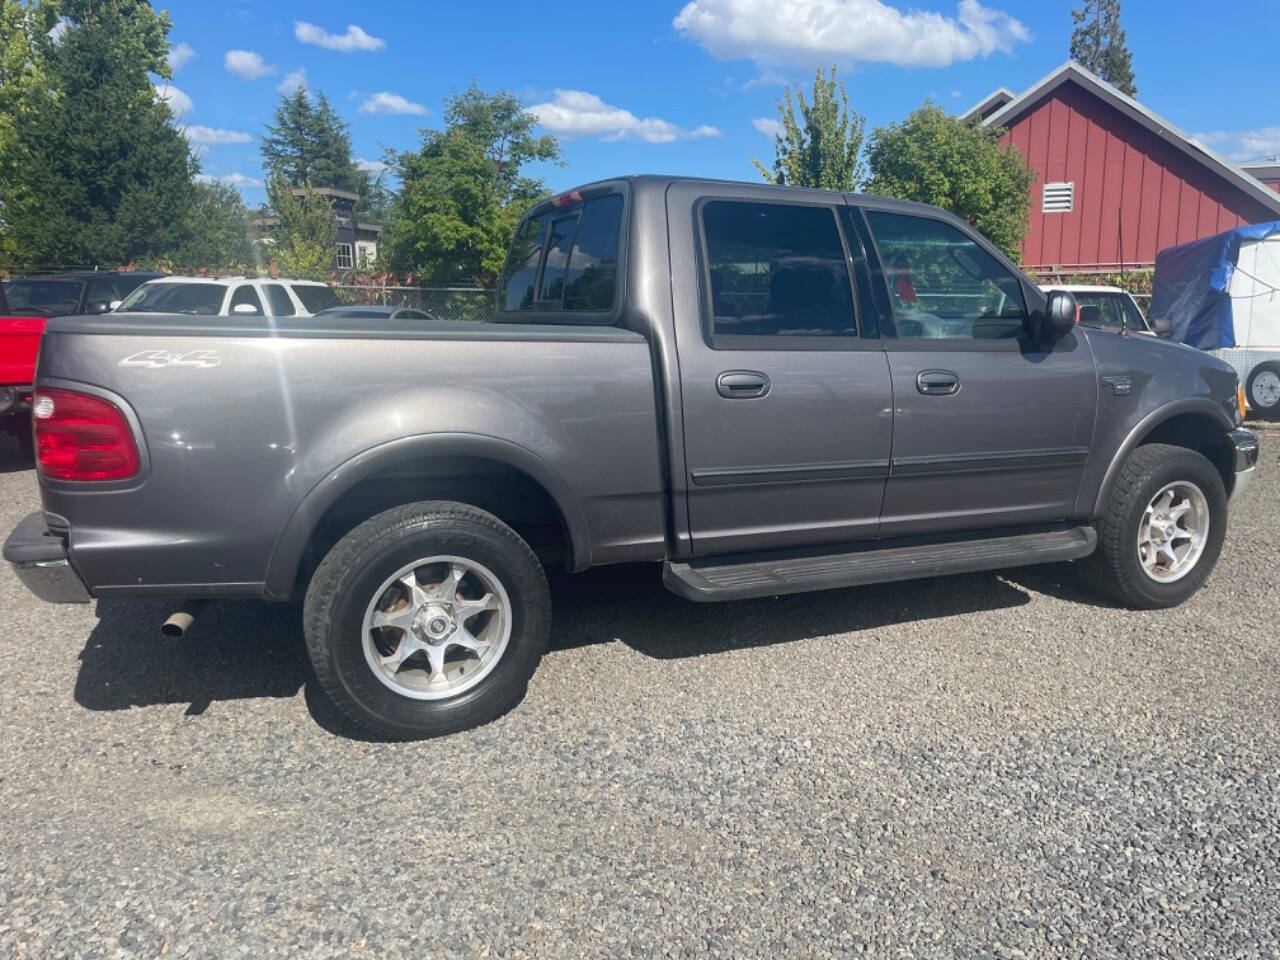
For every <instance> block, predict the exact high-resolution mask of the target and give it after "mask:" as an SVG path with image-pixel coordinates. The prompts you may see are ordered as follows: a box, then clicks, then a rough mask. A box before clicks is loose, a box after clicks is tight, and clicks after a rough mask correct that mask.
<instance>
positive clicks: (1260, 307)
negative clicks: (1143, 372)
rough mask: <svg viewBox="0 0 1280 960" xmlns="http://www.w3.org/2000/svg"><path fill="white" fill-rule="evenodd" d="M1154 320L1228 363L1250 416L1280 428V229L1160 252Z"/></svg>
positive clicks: (1233, 233)
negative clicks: (1237, 376) (1277, 422)
mask: <svg viewBox="0 0 1280 960" xmlns="http://www.w3.org/2000/svg"><path fill="white" fill-rule="evenodd" d="M1151 317H1152V318H1153V319H1155V318H1159V319H1161V320H1167V321H1168V322H1169V324H1170V326H1171V327H1172V330H1171V332H1170V333H1169V334H1167V335H1168V336H1170V337H1172V338H1173V339H1175V340H1178V341H1180V342H1182V343H1187V344H1190V345H1191V346H1194V347H1199V348H1200V349H1202V350H1208V351H1209V352H1210V353H1213V354H1215V355H1217V356H1219V357H1221V358H1222V359H1224V360H1226V361H1227V362H1228V363H1230V364H1231V365H1232V366H1233V367H1235V368H1236V371H1237V372H1238V373H1239V374H1240V382H1241V383H1242V384H1243V385H1244V389H1245V399H1246V400H1247V401H1248V404H1249V407H1250V408H1251V409H1252V410H1253V411H1254V413H1256V414H1257V415H1258V416H1261V417H1264V418H1266V419H1267V420H1280V221H1277V222H1274V223H1264V224H1256V225H1254V226H1250V227H1240V228H1238V229H1236V230H1228V231H1226V232H1225V233H1220V234H1217V235H1215V236H1212V237H1206V238H1204V239H1202V240H1194V241H1192V242H1191V243H1184V244H1181V245H1180V246H1177V247H1170V248H1168V249H1166V250H1161V251H1160V253H1159V254H1158V255H1157V257H1156V273H1155V280H1154V283H1153V288H1152V297H1151Z"/></svg>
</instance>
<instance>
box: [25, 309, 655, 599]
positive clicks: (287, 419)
mask: <svg viewBox="0 0 1280 960" xmlns="http://www.w3.org/2000/svg"><path fill="white" fill-rule="evenodd" d="M80 324H81V326H82V327H83V324H84V321H80ZM155 329H156V330H157V333H156V334H155V335H144V334H138V333H136V332H134V331H132V330H130V331H129V332H128V333H122V334H115V333H113V332H112V331H111V329H110V328H109V327H108V326H106V325H104V326H103V327H101V328H98V329H97V332H95V333H94V334H93V335H89V336H86V335H84V334H83V330H82V331H81V332H79V333H64V332H59V331H58V330H54V331H51V332H50V333H49V334H47V335H46V338H45V344H44V348H43V351H42V355H41V364H40V373H39V377H40V380H41V382H44V381H47V380H51V379H54V378H60V379H67V380H72V381H78V382H85V383H90V384H93V385H96V386H98V387H101V388H105V389H107V390H110V391H112V392H114V393H116V394H117V395H119V396H120V397H122V398H125V400H126V401H127V402H128V404H129V405H130V406H131V407H132V409H133V411H134V412H136V414H137V417H138V420H139V422H140V424H141V428H142V432H143V435H144V442H145V444H146V448H147V453H148V459H149V461H150V465H149V469H148V470H147V471H146V472H145V474H144V475H143V476H142V477H141V478H140V479H139V481H138V482H136V483H133V484H131V485H126V488H125V489H119V490H110V491H107V490H101V491H99V490H94V489H93V487H92V485H89V484H65V483H63V484H58V483H52V482H46V483H45V484H44V498H45V508H46V510H49V511H51V512H53V513H56V514H59V515H60V516H63V517H65V518H66V519H67V520H68V521H69V526H70V531H71V535H70V546H71V555H72V560H73V562H74V563H75V565H76V567H77V569H78V570H79V571H80V573H81V575H82V576H83V577H84V579H85V581H86V582H87V584H88V585H89V586H90V588H91V589H94V590H95V592H98V593H104V592H105V593H124V592H132V588H134V587H135V586H138V585H149V587H148V591H147V592H173V593H180V592H182V591H181V587H183V586H184V585H209V584H239V585H241V586H240V587H238V588H236V589H235V592H244V593H254V592H259V590H260V586H261V584H262V583H263V582H264V580H265V578H266V567H267V563H268V559H269V557H270V556H271V553H272V548H273V545H274V544H275V543H276V540H277V538H278V537H279V535H280V533H281V530H282V529H283V527H284V525H285V523H286V521H287V520H288V519H289V517H290V516H291V515H292V514H293V512H294V510H295V509H296V508H297V506H298V504H299V503H300V502H301V501H302V499H303V497H304V496H305V495H306V494H307V492H308V491H310V490H311V489H312V488H314V487H315V486H316V485H317V484H318V483H319V482H320V481H322V480H324V479H325V478H326V477H328V476H329V475H330V474H332V473H333V472H334V471H337V470H341V468H342V465H343V464H344V463H346V462H348V461H350V460H352V459H353V458H355V457H356V456H358V455H359V454H361V453H362V452H364V451H367V450H370V449H372V448H374V447H378V446H379V445H383V444H387V443H389V442H391V441H396V440H401V439H403V438H406V437H413V436H419V435H423V436H425V435H430V434H438V433H470V434H477V435H482V436H487V437H493V438H497V439H499V440H501V441H504V442H506V443H510V444H515V445H518V446H520V447H522V448H524V449H525V450H527V451H529V452H531V453H532V454H533V455H534V456H536V457H538V458H539V459H540V460H541V461H543V462H544V463H545V464H547V465H548V467H549V468H550V469H551V470H553V471H555V472H556V473H557V474H558V475H559V476H560V477H561V478H563V480H564V481H565V484H566V485H567V487H568V489H570V490H572V492H573V494H574V495H575V498H576V500H577V504H578V506H579V507H580V508H581V511H582V515H583V517H584V518H585V521H586V528H587V533H588V537H589V541H590V549H591V552H592V555H593V556H594V557H595V560H596V562H603V561H607V560H627V559H657V558H660V557H661V556H662V552H663V543H664V536H663V517H662V483H661V478H660V475H659V468H658V463H659V460H658V455H657V451H656V445H657V442H658V441H657V437H658V432H657V421H656V415H655V408H654V404H655V401H654V390H653V383H652V379H651V374H650V365H649V353H648V345H647V343H646V342H645V341H644V339H643V338H641V337H639V336H638V335H635V334H630V333H627V332H625V331H610V333H612V334H616V336H601V335H599V334H596V333H593V332H591V331H583V332H582V333H581V334H580V335H575V334H573V333H572V332H570V333H566V334H565V336H564V337H563V338H561V339H551V340H548V339H547V338H546V334H545V331H543V332H539V331H532V332H531V333H530V335H529V336H528V337H523V336H522V334H521V333H520V331H506V332H504V333H503V334H501V335H500V336H493V335H490V336H487V337H482V338H480V339H463V338H458V337H455V336H441V337H439V338H436V337H432V336H420V337H413V338H394V339H390V338H384V337H377V338H369V339H363V338H360V337H358V336H332V337H315V336H261V335H255V336H237V335H224V336H220V335H218V332H217V330H216V328H214V329H206V330H204V331H198V330H196V329H193V330H192V331H191V332H190V333H188V334H186V335H182V336H179V335H175V333H174V332H173V331H172V330H170V329H169V328H167V327H164V326H157V327H156V328H155ZM174 358H178V359H174ZM149 360H150V361H154V362H153V363H151V364H150V365H148V361H149ZM184 361H186V362H184ZM170 586H172V587H174V589H173V590H172V591H170V590H167V589H166V588H167V587H170ZM138 592H142V591H141V590H139V591H138Z"/></svg>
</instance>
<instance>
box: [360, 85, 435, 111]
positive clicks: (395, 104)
mask: <svg viewBox="0 0 1280 960" xmlns="http://www.w3.org/2000/svg"><path fill="white" fill-rule="evenodd" d="M360 112H361V113H410V114H413V115H414V116H416V117H423V116H426V115H427V114H428V113H430V111H429V110H428V109H427V108H426V107H424V106H423V105H422V104H420V103H414V102H413V101H411V100H406V99H405V98H404V97H402V96H400V94H398V93H388V92H386V91H383V92H382V93H374V94H370V95H369V96H368V97H366V98H365V101H364V103H362V104H360Z"/></svg>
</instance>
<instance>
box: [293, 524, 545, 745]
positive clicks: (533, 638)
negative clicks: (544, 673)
mask: <svg viewBox="0 0 1280 960" xmlns="http://www.w3.org/2000/svg"><path fill="white" fill-rule="evenodd" d="M437 556H449V557H459V558H463V559H465V560H467V561H471V562H473V563H476V564H479V565H482V566H483V567H484V568H486V569H487V570H488V571H490V572H492V573H493V574H494V575H495V576H496V578H497V579H498V581H499V582H500V583H501V585H502V588H503V589H504V590H505V591H506V594H507V597H508V598H509V600H510V614H511V633H510V639H509V640H508V641H507V645H506V648H505V650H503V652H502V653H501V655H500V657H499V659H498V660H497V661H496V665H495V666H493V667H492V669H491V671H490V672H489V673H488V674H486V675H485V676H484V678H483V680H481V681H480V682H479V683H477V685H475V686H474V687H471V688H470V689H468V690H465V691H463V692H460V693H459V694H458V695H457V696H453V697H449V698H447V699H437V700H415V699H412V698H411V697H410V696H407V695H404V694H402V693H398V692H397V691H396V690H394V689H392V688H391V687H390V686H388V685H387V684H386V683H385V682H384V681H383V680H381V679H379V677H378V676H377V675H376V674H375V672H374V668H373V667H372V666H370V663H369V662H368V660H367V659H366V656H365V648H364V637H363V629H364V618H365V612H366V609H367V608H368V605H369V604H370V602H371V601H372V600H373V598H374V595H375V592H378V591H380V587H381V585H382V584H383V583H384V582H385V581H386V580H387V578H388V577H390V576H392V575H393V574H395V573H396V571H398V570H400V569H401V568H403V567H404V566H405V565H406V564H413V563H415V562H416V561H417V560H419V559H421V558H424V557H437ZM303 625H304V632H305V634H306V641H307V651H308V653H309V655H310V657H311V662H312V664H313V665H314V667H315V672H316V679H317V680H318V681H319V685H320V688H321V689H322V690H323V691H324V693H325V694H326V695H327V696H328V697H329V699H330V700H332V701H333V703H334V704H335V705H336V706H337V707H338V709H339V710H341V711H342V713H343V714H344V715H346V716H347V717H348V718H350V719H351V720H352V721H353V722H355V723H356V724H357V725H359V726H360V727H362V728H364V729H365V730H368V731H370V732H372V733H375V734H378V735H380V736H385V737H391V738H395V739H419V738H424V737H434V736H440V735H442V734H447V733H455V732H457V731H459V730H465V729H468V728H470V727H475V726H479V725H480V724H483V723H487V722H489V721H490V720H493V719H494V718H496V717H498V716H500V715H502V714H503V713H505V712H506V711H508V710H509V709H511V707H513V706H515V704H516V703H518V702H519V701H520V700H521V699H522V698H523V696H524V693H525V689H526V687H527V685H528V682H529V678H530V677H531V676H532V675H533V671H534V670H535V669H536V667H537V666H538V661H539V660H540V659H541V658H542V654H543V651H544V650H545V649H546V646H547V639H548V637H549V635H550V632H551V597H550V593H549V592H548V589H547V580H546V576H545V575H544V573H543V570H542V566H541V565H540V564H539V563H538V558H537V557H536V556H534V554H533V551H532V550H530V549H529V545H528V544H527V543H525V542H524V540H522V539H521V538H520V537H519V536H518V535H517V534H516V532H515V531H514V530H512V529H511V528H510V527H508V526H507V525H506V524H504V523H502V521H500V520H499V519H498V518H497V517H494V516H493V515H492V514H489V513H486V512H485V511H483V510H480V509H478V508H476V507H471V506H467V505H465V504H461V503H451V502H444V501H431V502H424V503H414V504H409V505H406V506H403V507H396V508H395V509H392V510H388V511H386V512H385V513H381V514H378V515H377V516H376V517H373V518H372V519H370V520H367V521H365V522H364V523H362V524H360V526H358V527H356V528H355V529H354V530H352V531H351V532H350V533H348V534H347V535H346V536H345V537H343V538H342V539H341V540H339V541H338V543H337V544H336V545H335V546H334V547H333V549H332V550H330V551H329V553H328V555H327V556H326V557H325V558H324V560H323V561H322V562H321V564H320V566H319V567H318V568H317V569H316V572H315V575H314V576H313V577H312V578H311V582H310V584H309V585H308V587H307V596H306V601H305V603H304V606H303ZM407 663H408V662H406V665H407Z"/></svg>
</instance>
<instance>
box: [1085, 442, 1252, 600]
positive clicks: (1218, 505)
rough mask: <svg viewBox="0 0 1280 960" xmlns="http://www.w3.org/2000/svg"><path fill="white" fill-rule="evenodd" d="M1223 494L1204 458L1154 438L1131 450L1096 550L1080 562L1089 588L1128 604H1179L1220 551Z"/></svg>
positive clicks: (1111, 494)
mask: <svg viewBox="0 0 1280 960" xmlns="http://www.w3.org/2000/svg"><path fill="white" fill-rule="evenodd" d="M1226 527H1227V495H1226V491H1225V489H1224V488H1223V485H1222V477H1221V476H1219V474H1218V471H1217V469H1216V468H1215V467H1214V466H1213V464H1211V463H1210V462H1209V461H1208V460H1207V459H1206V458H1205V457H1203V456H1201V455H1200V454H1199V453H1196V452H1195V451H1194V450H1187V449H1186V448H1185V447H1174V446H1170V445H1167V444H1161V443H1153V444H1148V445H1146V446H1142V447H1138V448H1137V449H1136V450H1134V451H1133V452H1132V453H1130V454H1129V457H1128V459H1126V460H1125V462H1124V465H1123V466H1122V467H1121V468H1120V473H1119V475H1118V476H1117V477H1116V479H1115V481H1114V483H1113V484H1112V487H1111V490H1110V492H1109V494H1108V497H1107V503H1106V506H1105V508H1104V510H1103V513H1102V515H1101V517H1100V518H1099V520H1098V549H1097V552H1096V553H1094V555H1093V556H1092V557H1090V558H1089V560H1087V561H1086V562H1085V563H1084V564H1083V567H1084V570H1085V572H1086V575H1087V577H1088V579H1089V580H1090V581H1091V583H1092V585H1093V586H1094V587H1095V588H1097V589H1098V590H1100V591H1102V592H1104V593H1106V594H1108V595H1110V596H1112V597H1114V598H1115V599H1117V600H1119V601H1120V602H1121V603H1122V604H1124V605H1125V606H1128V607H1134V608H1138V609H1156V608H1159V607H1172V606H1176V605H1177V604H1179V603H1182V602H1183V601H1184V600H1186V599H1187V598H1188V597H1190V596H1191V595H1192V594H1193V593H1195V592H1196V591H1197V590H1199V589H1200V587H1201V585H1203V583H1204V581H1205V580H1206V579H1207V578H1208V576H1209V574H1210V573H1211V572H1212V571H1213V567H1214V565H1215V564H1216V563H1217V562H1218V555H1219V553H1221V551H1222V540H1223V537H1224V536H1225V534H1226Z"/></svg>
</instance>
